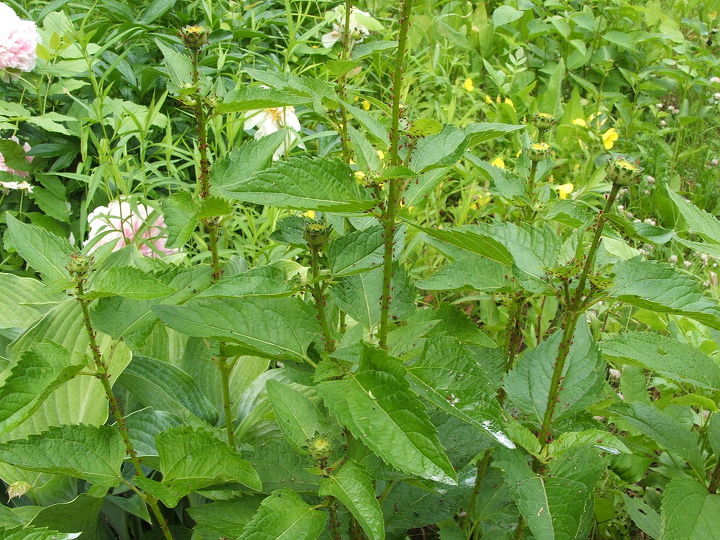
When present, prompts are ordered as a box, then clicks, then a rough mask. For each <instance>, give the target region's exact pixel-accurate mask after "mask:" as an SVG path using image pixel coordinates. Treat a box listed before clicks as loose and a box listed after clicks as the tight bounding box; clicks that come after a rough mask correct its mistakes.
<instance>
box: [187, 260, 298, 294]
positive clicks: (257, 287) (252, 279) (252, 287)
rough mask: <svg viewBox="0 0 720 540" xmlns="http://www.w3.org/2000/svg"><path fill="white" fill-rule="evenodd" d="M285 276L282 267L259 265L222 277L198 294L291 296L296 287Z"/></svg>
mask: <svg viewBox="0 0 720 540" xmlns="http://www.w3.org/2000/svg"><path fill="white" fill-rule="evenodd" d="M285 278H286V274H285V272H284V271H283V270H281V269H280V268H277V267H275V266H258V267H256V268H251V269H250V270H248V271H247V272H241V273H239V274H235V275H232V276H228V277H224V278H221V279H220V280H219V281H217V282H216V283H214V284H212V285H211V286H210V287H208V288H207V289H205V290H204V291H202V292H201V293H200V294H198V296H199V297H206V296H208V297H209V296H216V297H219V296H229V297H240V296H246V297H247V296H258V297H267V298H276V297H281V296H290V295H291V294H293V293H294V292H295V288H294V287H293V286H292V283H290V282H288V281H287V280H286V279H285Z"/></svg>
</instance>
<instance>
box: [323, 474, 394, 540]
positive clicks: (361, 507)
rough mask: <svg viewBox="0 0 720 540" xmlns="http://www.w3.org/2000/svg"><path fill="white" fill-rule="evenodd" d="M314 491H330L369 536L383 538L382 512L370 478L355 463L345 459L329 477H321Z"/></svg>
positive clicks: (374, 538) (379, 539) (374, 539)
mask: <svg viewBox="0 0 720 540" xmlns="http://www.w3.org/2000/svg"><path fill="white" fill-rule="evenodd" d="M318 495H321V496H325V495H330V496H332V497H335V498H336V499H337V500H339V501H340V502H341V503H343V504H344V505H345V507H346V508H347V509H348V510H349V511H350V513H351V514H352V515H353V516H354V517H355V519H357V520H358V523H360V525H361V526H362V528H363V530H364V531H365V534H367V536H368V538H369V539H370V540H382V539H384V538H385V525H384V521H383V514H382V510H381V509H380V505H379V504H378V500H377V498H376V497H375V489H374V488H373V482H372V479H371V478H370V475H369V474H368V473H367V471H366V470H365V469H364V468H362V467H361V466H360V465H358V464H357V463H354V462H353V461H347V462H345V464H344V465H343V466H342V467H340V469H338V470H337V471H335V472H334V473H333V474H332V475H330V477H328V478H324V479H323V480H321V482H320V489H319V491H318Z"/></svg>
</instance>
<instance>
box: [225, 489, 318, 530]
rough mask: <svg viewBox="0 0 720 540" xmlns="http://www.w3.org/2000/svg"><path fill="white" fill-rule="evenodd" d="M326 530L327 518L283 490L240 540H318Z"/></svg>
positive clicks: (265, 505) (267, 502)
mask: <svg viewBox="0 0 720 540" xmlns="http://www.w3.org/2000/svg"><path fill="white" fill-rule="evenodd" d="M324 527H325V514H324V513H323V512H321V511H319V510H315V509H313V507H311V506H310V505H309V504H307V503H306V502H305V501H303V500H302V499H301V498H300V496H298V495H297V494H296V493H295V492H294V491H290V490H287V489H281V490H278V491H275V492H274V493H272V494H271V495H270V496H269V497H268V498H266V499H264V500H263V502H261V503H260V508H258V511H257V512H256V513H255V515H254V516H253V518H252V520H251V521H250V523H248V524H247V525H246V526H245V531H244V532H243V534H242V536H240V538H239V539H238V540H275V539H278V538H283V539H288V540H289V539H291V538H292V539H293V540H295V539H297V540H316V539H317V538H319V537H320V534H321V533H322V531H323V529H324Z"/></svg>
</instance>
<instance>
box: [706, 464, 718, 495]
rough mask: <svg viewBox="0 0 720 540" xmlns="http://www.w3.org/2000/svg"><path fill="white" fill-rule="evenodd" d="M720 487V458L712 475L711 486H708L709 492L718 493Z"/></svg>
mask: <svg viewBox="0 0 720 540" xmlns="http://www.w3.org/2000/svg"><path fill="white" fill-rule="evenodd" d="M719 487H720V458H719V459H718V462H717V463H716V464H715V468H714V469H713V470H712V472H711V473H710V485H709V486H708V491H709V492H710V493H713V494H714V493H717V491H718V488H719Z"/></svg>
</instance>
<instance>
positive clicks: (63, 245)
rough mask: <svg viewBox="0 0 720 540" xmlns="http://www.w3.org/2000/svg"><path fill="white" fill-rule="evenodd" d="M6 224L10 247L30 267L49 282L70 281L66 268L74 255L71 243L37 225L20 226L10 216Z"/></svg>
mask: <svg viewBox="0 0 720 540" xmlns="http://www.w3.org/2000/svg"><path fill="white" fill-rule="evenodd" d="M5 220H6V223H7V227H8V229H7V230H8V235H9V238H10V241H11V242H12V246H13V247H14V248H15V250H16V251H17V252H18V253H19V254H20V256H21V257H22V258H23V259H25V260H26V261H27V263H28V264H29V265H30V266H31V267H33V268H34V269H35V270H37V271H38V272H40V273H41V274H42V275H43V276H44V277H45V278H46V279H48V280H49V281H67V280H69V279H70V274H69V273H68V271H67V268H65V267H66V266H67V264H68V262H69V260H70V254H71V253H72V252H73V248H72V246H71V245H70V242H68V241H67V240H66V239H64V238H60V237H59V236H55V235H54V234H52V233H50V232H49V231H47V230H46V229H43V228H42V227H38V226H37V225H29V224H27V223H22V222H20V221H18V220H17V219H15V218H14V217H12V215H10V214H9V213H8V214H6V215H5Z"/></svg>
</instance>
